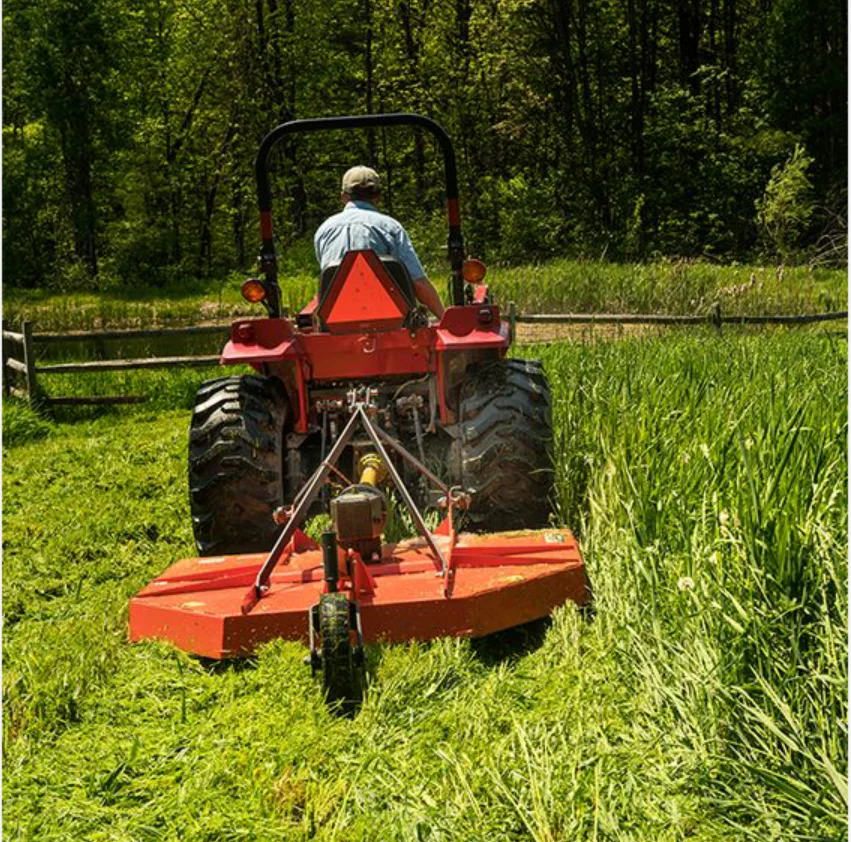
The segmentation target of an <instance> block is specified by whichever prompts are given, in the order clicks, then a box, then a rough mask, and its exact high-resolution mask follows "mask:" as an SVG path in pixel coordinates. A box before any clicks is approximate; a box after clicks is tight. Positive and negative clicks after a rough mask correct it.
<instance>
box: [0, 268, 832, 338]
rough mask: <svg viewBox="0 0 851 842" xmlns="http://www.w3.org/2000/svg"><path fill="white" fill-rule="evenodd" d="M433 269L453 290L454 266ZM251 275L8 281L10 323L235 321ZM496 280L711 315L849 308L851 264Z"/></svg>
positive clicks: (598, 300)
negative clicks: (67, 285) (156, 281)
mask: <svg viewBox="0 0 851 842" xmlns="http://www.w3.org/2000/svg"><path fill="white" fill-rule="evenodd" d="M427 269H428V271H429V276H430V277H431V278H432V280H433V281H434V282H435V285H436V286H437V287H438V289H439V290H440V291H441V292H442V293H443V292H445V290H444V289H443V287H444V286H445V283H444V279H445V278H446V275H447V273H446V268H445V265H444V264H439V265H438V264H435V265H431V266H428V267H427ZM314 271H315V270H314V267H313V266H312V264H309V263H308V262H307V261H306V260H302V261H300V262H298V263H293V264H288V265H287V266H286V270H285V271H284V272H282V275H281V287H282V300H283V303H284V305H285V306H287V307H289V308H290V309H291V310H296V309H299V308H301V307H302V306H304V305H305V304H306V303H307V302H308V301H309V300H310V299H311V297H312V296H313V294H314V293H315V288H316V279H315V274H314ZM246 277H247V274H245V275H239V274H234V275H231V276H229V277H223V278H218V279H207V280H187V281H186V282H185V283H182V284H179V285H177V286H174V287H170V288H168V289H161V288H160V289H154V288H141V289H121V290H114V291H109V290H107V291H105V292H103V291H102V292H97V293H94V292H92V293H84V292H68V293H65V292H56V291H50V290H20V289H14V288H13V289H6V290H4V302H3V305H4V312H3V317H4V318H5V319H6V320H7V321H8V322H10V323H11V324H18V323H19V322H20V321H22V320H23V319H30V320H31V321H32V322H33V323H34V326H35V329H36V330H41V331H51V330H85V329H93V328H100V327H107V326H113V327H118V326H125V327H140V326H147V325H151V324H166V323H168V324H180V323H186V322H190V323H194V322H197V321H198V320H199V319H204V320H210V321H214V320H225V321H227V320H229V319H231V318H232V317H233V316H236V315H250V314H254V313H257V312H258V309H257V307H252V306H250V305H247V304H246V303H245V301H243V299H242V298H241V296H240V294H239V288H240V284H241V283H242V281H243V280H245V278H246ZM487 282H488V283H489V284H490V285H491V289H492V292H493V294H494V296H495V300H497V301H499V302H501V303H502V304H503V305H505V304H507V302H509V301H514V302H515V303H516V304H517V309H518V311H519V312H521V313H523V312H526V313H592V312H597V313H599V312H608V313H619V312H620V313H673V314H703V313H707V312H709V309H710V307H711V306H712V304H713V303H714V302H716V301H717V302H719V303H720V304H721V307H722V309H723V311H724V312H725V313H729V314H738V313H814V312H825V311H831V310H845V309H847V273H846V272H845V271H844V270H838V269H824V268H813V267H810V266H785V267H784V266H748V265H732V266H721V265H715V264H711V263H699V262H687V261H669V262H659V263H646V264H644V263H642V264H616V263H602V262H593V261H585V262H583V261H571V260H554V261H550V262H549V263H546V264H543V265H535V266H532V265H528V266H500V265H494V266H490V267H489V271H488V276H487Z"/></svg>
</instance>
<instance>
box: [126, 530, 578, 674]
mask: <svg viewBox="0 0 851 842" xmlns="http://www.w3.org/2000/svg"><path fill="white" fill-rule="evenodd" d="M438 540H439V541H441V542H443V543H444V544H445V545H446V551H445V555H447V556H448V563H449V567H450V569H451V570H452V571H453V575H452V577H451V579H452V581H451V586H447V583H446V581H445V579H444V578H443V577H441V576H440V575H439V571H438V570H436V568H435V562H434V559H433V558H432V555H431V553H430V552H429V548H428V546H427V545H426V543H425V541H424V540H422V539H419V538H418V539H413V540H411V541H406V542H403V543H400V544H396V545H395V546H392V545H391V546H387V547H385V548H384V551H383V555H382V560H381V562H379V563H376V564H370V565H365V564H363V563H362V562H360V561H359V560H357V559H354V558H353V556H351V555H349V556H348V558H347V556H346V554H345V552H344V551H343V550H342V549H340V550H338V558H339V569H340V571H341V573H342V575H341V576H340V578H339V581H338V588H339V590H340V591H349V592H353V595H355V594H356V599H357V602H358V606H359V610H360V622H361V627H362V638H363V642H364V643H371V642H378V641H387V642H397V641H406V640H429V639H432V638H436V637H442V636H459V637H480V636H482V635H486V634H491V633H492V632H496V631H500V630H502V629H506V628H510V627H512V626H517V625H520V624H522V623H527V622H530V621H532V620H535V619H538V618H541V617H545V616H547V615H549V614H550V613H551V612H552V611H553V609H555V608H556V607H557V606H559V605H562V604H563V603H565V602H567V601H568V600H573V601H574V602H576V603H578V604H583V603H585V602H586V601H587V598H588V597H587V592H586V579H585V571H584V567H583V563H582V556H581V555H580V552H579V548H578V546H577V544H576V540H575V538H574V537H573V535H572V533H571V532H570V531H568V530H537V531H523V532H511V533H495V534H491V535H468V534H464V533H462V534H461V535H459V536H458V538H457V541H456V543H455V546H454V547H453V548H452V549H451V550H450V549H449V547H448V543H449V539H448V538H439V539H438ZM295 543H296V545H297V546H298V548H299V549H301V550H302V551H301V552H292V553H291V554H290V555H289V557H288V558H287V559H285V560H282V562H281V563H280V564H279V566H278V567H277V569H276V570H275V572H274V573H273V574H272V576H271V579H270V582H269V588H268V590H267V591H266V592H265V593H264V595H263V596H262V598H260V599H259V600H257V601H256V602H253V601H249V602H248V603H247V604H246V593H247V592H248V591H249V589H250V587H251V585H252V583H253V582H254V580H255V578H256V576H257V573H258V571H259V570H260V567H261V565H262V563H263V561H264V560H265V558H266V556H265V555H234V556H219V557H209V558H193V559H186V560H184V561H180V562H178V563H177V564H175V565H173V566H172V567H170V568H169V569H168V570H166V571H165V572H164V573H163V574H162V575H161V576H159V577H158V578H157V579H155V580H154V581H153V582H151V584H149V585H148V586H147V587H145V588H144V589H143V590H142V591H141V592H140V593H139V594H137V595H136V597H134V598H133V600H132V601H131V603H130V637H131V639H132V640H134V641H135V640H142V639H145V638H160V639H164V640H169V641H171V642H172V643H174V644H175V645H176V646H179V647H180V648H181V649H184V650H186V651H188V652H191V653H193V654H196V655H201V656H204V657H208V658H229V657H235V656H239V655H247V654H250V653H251V652H253V651H254V649H255V648H256V647H257V646H259V645H260V644H262V643H265V642H267V641H269V640H273V639H275V638H285V639H289V640H302V641H305V642H307V641H308V639H309V634H310V611H311V609H312V608H313V606H314V605H316V604H317V602H318V601H319V599H320V596H321V595H322V593H323V592H325V591H326V583H325V581H324V572H323V557H322V552H321V551H320V550H319V549H318V548H317V547H316V545H315V544H314V543H313V542H312V541H310V539H307V538H306V537H304V536H303V535H301V534H299V535H298V536H297V541H296V542H295ZM349 562H351V564H352V570H351V574H352V575H349V574H348V572H344V571H346V567H347V563H349ZM252 602H253V604H252Z"/></svg>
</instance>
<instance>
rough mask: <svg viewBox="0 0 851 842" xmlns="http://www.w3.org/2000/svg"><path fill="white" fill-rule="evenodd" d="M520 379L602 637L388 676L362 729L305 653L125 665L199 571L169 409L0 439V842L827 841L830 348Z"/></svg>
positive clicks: (833, 575)
mask: <svg viewBox="0 0 851 842" xmlns="http://www.w3.org/2000/svg"><path fill="white" fill-rule="evenodd" d="M520 351H522V354H523V355H524V356H533V355H534V356H539V357H541V358H542V359H543V360H544V361H545V364H546V367H547V370H548V372H549V375H550V379H551V381H552V385H553V391H554V417H555V428H556V433H557V460H556V463H557V471H558V476H557V484H558V489H559V499H558V501H557V503H558V505H557V515H556V519H557V520H558V522H559V523H565V524H567V525H570V526H572V527H574V528H575V529H577V531H578V532H579V533H580V534H581V539H582V545H583V548H584V552H585V555H586V559H587V564H588V568H589V572H590V576H591V580H592V583H593V587H594V592H595V598H596V613H595V615H594V618H593V619H591V620H589V619H584V618H582V617H580V616H579V614H578V613H577V612H576V611H575V610H574V609H573V607H571V606H566V607H565V608H564V609H562V610H560V611H559V612H558V613H557V615H556V616H555V618H554V620H553V622H552V625H551V626H550V627H549V628H548V629H547V630H546V632H545V634H544V636H543V639H542V641H541V642H540V645H538V646H533V645H529V643H530V642H531V641H529V640H526V641H525V644H526V645H524V640H525V639H524V638H515V639H511V638H509V639H502V640H498V641H488V642H485V643H475V644H474V643H470V642H467V641H460V640H441V641H437V642H435V643H431V644H419V645H410V646H387V647H381V648H379V649H377V650H374V651H373V652H372V653H371V655H370V658H371V672H372V680H371V685H370V688H369V691H368V693H367V696H366V699H365V702H364V705H363V707H362V708H361V710H360V711H359V712H358V713H357V714H356V715H355V716H354V718H352V719H345V718H341V717H339V716H337V715H335V714H334V713H333V712H331V711H329V710H328V708H327V707H326V706H325V705H324V704H323V700H322V696H321V692H320V689H319V686H318V685H317V684H316V683H315V682H314V681H313V680H312V679H311V677H310V674H309V670H308V669H307V667H305V666H304V664H303V663H302V659H303V657H304V655H305V652H306V650H305V648H304V647H302V646H300V645H298V644H293V643H284V642H279V643H274V644H271V645H269V646H266V647H264V648H263V649H262V650H261V652H260V653H259V655H258V656H257V658H256V659H254V660H252V661H249V662H246V663H242V664H234V665H226V666H216V665H212V664H209V663H206V662H202V661H199V660H197V659H194V658H191V657H188V656H186V655H184V654H182V653H180V652H178V651H176V650H175V649H173V648H172V647H170V646H169V645H167V644H163V643H147V644H141V645H134V646H130V645H129V644H128V643H127V642H126V620H127V601H128V599H129V597H130V596H131V595H132V594H133V593H134V592H135V591H136V590H138V589H139V588H140V587H141V586H142V585H144V584H145V583H146V582H147V581H148V580H149V579H150V578H151V577H153V576H154V575H156V574H158V573H159V572H160V571H161V570H162V569H163V568H164V567H166V566H167V565H168V564H170V563H171V562H172V561H173V560H175V559H176V558H178V557H180V556H183V555H187V554H191V553H192V550H193V547H192V539H191V529H190V524H189V517H188V505H187V499H186V467H185V447H186V431H187V425H188V413H187V412H186V411H185V410H175V411H162V410H158V409H151V408H143V409H140V410H136V411H127V410H124V411H121V412H112V413H105V414H103V415H102V416H101V417H99V418H96V419H94V420H89V421H83V422H80V421H78V422H76V423H60V422H51V423H49V424H47V425H46V427H45V425H44V424H43V423H36V422H34V421H33V420H32V418H30V417H29V415H28V414H27V411H26V410H22V409H20V408H18V409H17V410H15V412H17V414H18V417H17V419H16V420H15V423H16V425H17V432H16V434H15V435H16V438H15V441H16V442H17V443H16V444H14V445H13V446H7V445H9V443H8V442H4V472H3V490H4V514H3V527H4V529H3V539H4V566H3V573H4V581H3V589H4V609H5V611H4V631H5V633H4V638H3V646H4V655H3V657H4V671H3V682H4V700H5V704H4V713H3V716H4V736H5V739H4V776H5V780H4V783H5V800H4V808H5V809H4V814H3V823H4V837H5V838H6V839H8V840H25V839H26V840H67V839H91V840H134V842H135V840H236V839H248V840H267V839H268V840H273V839H274V840H281V839H285V840H302V839H321V840H347V842H349V840H377V839H381V840H435V841H436V840H458V841H459V842H462V841H463V842H467V840H481V842H485V840H487V842H493V840H527V839H532V840H536V842H543V841H545V842H555V841H556V840H568V839H570V840H574V839H577V840H578V839H588V840H592V839H600V840H604V839H612V840H614V839H618V840H642V842H643V840H679V839H690V840H691V839H696V840H730V839H742V840H745V839H754V840H756V839H759V840H765V839H769V840H787V839H788V840H799V839H812V840H815V839H819V840H838V839H841V838H843V837H844V835H845V822H846V818H845V817H846V804H845V794H846V791H847V786H846V774H847V751H846V746H847V731H846V722H847V698H846V687H847V678H846V661H847V657H846V656H847V653H846V648H847V631H846V586H847V557H846V542H847V520H846V518H847V452H846V441H847V414H846V407H847V387H846V365H847V345H846V342H845V341H844V340H843V339H841V338H839V339H837V338H835V337H831V336H826V335H816V334H792V333H783V334H776V333H775V334H766V335H762V334H760V335H749V336H741V335H735V334H732V333H731V334H726V333H725V334H724V335H723V336H720V337H719V336H716V335H714V334H712V333H711V332H709V331H707V332H705V333H704V332H702V331H701V332H698V333H694V332H690V333H688V334H676V333H675V334H670V335H668V336H666V337H664V338H662V339H654V340H640V341H624V342H617V343H595V344H584V345H575V346H574V345H567V344H562V345H553V346H550V347H539V348H535V349H528V348H524V349H520ZM9 409H10V407H6V408H5V409H4V421H6V423H7V424H8V418H9V417H10V416H9V415H8V411H9ZM28 425H29V426H28ZM4 426H5V425H4ZM30 427H32V429H30Z"/></svg>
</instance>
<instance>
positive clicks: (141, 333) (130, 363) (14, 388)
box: [2, 303, 848, 406]
mask: <svg viewBox="0 0 851 842" xmlns="http://www.w3.org/2000/svg"><path fill="white" fill-rule="evenodd" d="M507 315H508V322H509V328H510V331H511V335H512V337H513V336H514V334H515V329H516V325H517V324H552V325H595V324H614V325H642V324H643V325H683V326H685V325H714V326H715V327H716V328H718V329H720V328H721V327H722V325H769V324H776V325H801V324H813V323H816V322H829V321H839V320H843V319H847V318H848V312H847V311H842V312H835V313H808V314H802V315H761V316H757V315H745V314H742V315H724V314H722V312H721V307H720V305H718V304H716V305H715V306H714V307H713V309H712V310H711V311H710V312H709V313H706V314H700V315H683V316H675V315H667V314H663V313H518V312H516V307H515V305H514V304H513V303H512V304H509V307H508V314H507ZM229 332H230V327H229V326H226V325H195V326H189V327H172V328H168V327H162V328H144V329H131V330H94V331H70V332H67V333H33V329H32V323H31V322H23V324H22V325H21V328H20V331H14V330H10V329H9V326H8V325H7V324H6V323H5V322H4V323H3V332H2V335H3V394H4V396H9V395H12V396H14V397H21V398H24V399H26V400H28V401H30V402H32V401H34V400H35V399H36V397H37V398H38V399H39V402H40V403H42V404H44V405H47V406H77V405H83V404H90V405H95V406H104V405H109V404H135V403H142V402H143V401H145V400H146V397H145V396H144V395H100V396H91V397H83V396H80V397H48V396H47V395H45V394H44V393H43V390H42V391H39V389H38V384H37V375H39V374H51V375H56V374H78V373H83V372H103V371H132V370H138V369H158V368H174V367H184V366H212V365H217V364H218V362H219V356H218V355H217V356H210V355H201V354H198V355H190V356H177V357H174V356H172V357H145V358H142V359H115V360H92V361H89V362H73V363H53V364H50V365H41V364H38V365H37V364H36V361H35V346H36V345H41V346H44V345H53V344H56V343H68V342H80V341H89V342H100V341H103V340H110V339H164V338H177V337H181V336H214V335H222V336H224V335H227V334H229Z"/></svg>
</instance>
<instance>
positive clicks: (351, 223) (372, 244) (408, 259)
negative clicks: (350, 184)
mask: <svg viewBox="0 0 851 842" xmlns="http://www.w3.org/2000/svg"><path fill="white" fill-rule="evenodd" d="M313 245H314V247H315V249H316V259H317V260H318V261H319V266H320V268H321V269H324V268H325V267H326V266H330V265H331V264H333V263H340V262H342V260H343V257H345V255H346V252H349V251H352V250H353V249H372V250H373V251H374V252H375V253H376V254H386V255H390V256H391V257H395V258H396V260H398V261H399V262H400V263H403V264H404V265H405V267H406V268H407V270H408V272H410V274H411V279H412V280H414V281H417V280H419V279H420V278H424V277H425V276H426V273H425V271H424V270H423V266H422V263H420V259H419V258H418V257H417V253H416V251H414V246H413V244H412V243H411V238H410V237H409V236H408V232H407V231H406V230H405V229H404V228H403V227H402V225H401V224H400V223H399V222H397V221H396V220H395V219H393V217H392V216H387V214H384V213H380V212H379V211H378V210H377V209H376V207H375V205H372V204H370V203H369V202H361V201H353V202H348V203H347V204H346V207H345V208H343V210H342V211H341V212H340V213H337V214H334V216H330V217H328V219H326V220H325V222H323V223H322V224H321V225H320V226H319V228H318V229H317V231H316V235H315V236H314V238H313Z"/></svg>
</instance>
